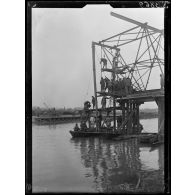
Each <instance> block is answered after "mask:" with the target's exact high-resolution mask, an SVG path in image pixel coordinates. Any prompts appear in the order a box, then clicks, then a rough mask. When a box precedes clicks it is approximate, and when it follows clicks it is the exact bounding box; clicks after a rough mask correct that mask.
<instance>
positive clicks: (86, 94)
mask: <svg viewBox="0 0 195 195" xmlns="http://www.w3.org/2000/svg"><path fill="white" fill-rule="evenodd" d="M91 76H92V74H90V78H89V82H88V87H87V93H86V94H85V96H84V101H85V99H86V97H87V95H88V92H89V85H90V83H91V82H90V81H91Z"/></svg>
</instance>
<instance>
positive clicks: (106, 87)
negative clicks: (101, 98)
mask: <svg viewBox="0 0 195 195" xmlns="http://www.w3.org/2000/svg"><path fill="white" fill-rule="evenodd" d="M104 80H105V91H106V90H107V89H108V85H109V81H110V80H109V79H108V78H107V77H106V78H105V79H104Z"/></svg>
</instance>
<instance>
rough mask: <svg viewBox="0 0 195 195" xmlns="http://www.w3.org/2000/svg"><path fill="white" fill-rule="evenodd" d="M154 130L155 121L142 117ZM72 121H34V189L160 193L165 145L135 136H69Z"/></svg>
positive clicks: (145, 124) (146, 126) (143, 122)
mask: <svg viewBox="0 0 195 195" xmlns="http://www.w3.org/2000/svg"><path fill="white" fill-rule="evenodd" d="M141 123H142V124H143V125H144V129H145V131H147V132H155V130H156V129H157V119H147V120H141ZM74 125H75V124H74V123H69V124H60V125H55V126H37V125H33V129H32V133H33V162H32V168H33V170H32V173H33V191H34V192H136V191H141V192H153V191H154V192H161V191H163V189H164V182H163V180H164V148H163V147H164V146H163V145H162V146H160V147H155V148H151V147H148V146H146V145H140V144H139V143H138V142H137V141H136V140H135V139H132V140H126V141H111V140H106V139H103V138H74V139H72V138H71V135H70V134H69V130H71V129H73V127H74Z"/></svg>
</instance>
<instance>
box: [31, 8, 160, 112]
mask: <svg viewBox="0 0 195 195" xmlns="http://www.w3.org/2000/svg"><path fill="white" fill-rule="evenodd" d="M111 11H113V12H115V13H118V14H121V15H124V16H126V17H129V18H132V19H135V20H137V21H139V22H143V23H144V22H148V24H149V25H151V26H154V27H156V28H159V29H164V9H163V8H141V9H140V8H120V9H117V8H114V9H113V8H112V7H110V6H109V5H87V6H85V7H84V8H82V9H80V8H75V9H70V8H33V9H32V105H33V106H40V107H44V105H43V103H44V102H45V103H46V104H47V105H48V106H49V107H57V108H60V107H65V108H74V107H82V106H83V102H84V101H86V100H91V96H92V95H93V94H94V89H93V75H92V50H91V42H92V41H97V42H98V41H100V40H103V39H105V38H108V37H110V36H112V35H114V34H117V33H120V32H122V31H124V30H127V29H130V28H131V27H132V24H131V23H128V22H126V21H123V20H120V19H117V18H115V17H113V16H111V15H110V12H111ZM157 76H158V77H159V75H157V74H156V76H155V77H154V80H153V81H152V83H153V85H155V83H157V82H156V79H157ZM158 83H159V82H158ZM144 107H146V108H153V107H156V104H155V103H147V104H144Z"/></svg>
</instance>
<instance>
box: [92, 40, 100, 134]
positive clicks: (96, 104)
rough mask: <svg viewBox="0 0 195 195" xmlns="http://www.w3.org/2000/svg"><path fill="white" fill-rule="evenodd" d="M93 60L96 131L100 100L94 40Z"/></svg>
mask: <svg viewBox="0 0 195 195" xmlns="http://www.w3.org/2000/svg"><path fill="white" fill-rule="evenodd" d="M92 61H93V80H94V82H93V83H94V96H95V109H96V112H95V113H96V114H95V119H96V120H95V121H96V131H98V130H99V129H98V121H97V115H98V101H97V85H96V68H95V43H94V42H92Z"/></svg>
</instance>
